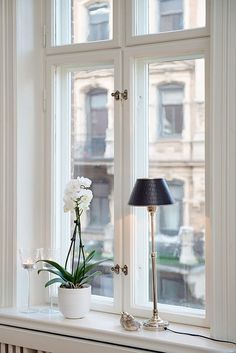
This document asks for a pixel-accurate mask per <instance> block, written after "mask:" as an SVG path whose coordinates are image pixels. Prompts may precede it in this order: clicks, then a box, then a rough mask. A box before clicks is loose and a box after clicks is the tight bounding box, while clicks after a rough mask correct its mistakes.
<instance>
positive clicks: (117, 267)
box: [111, 264, 128, 276]
mask: <svg viewBox="0 0 236 353" xmlns="http://www.w3.org/2000/svg"><path fill="white" fill-rule="evenodd" d="M120 270H121V271H122V272H123V273H124V275H125V276H127V275H128V266H127V265H124V266H123V267H120V265H118V264H116V265H115V266H112V267H111V271H112V272H114V273H115V274H116V275H119V274H120Z"/></svg>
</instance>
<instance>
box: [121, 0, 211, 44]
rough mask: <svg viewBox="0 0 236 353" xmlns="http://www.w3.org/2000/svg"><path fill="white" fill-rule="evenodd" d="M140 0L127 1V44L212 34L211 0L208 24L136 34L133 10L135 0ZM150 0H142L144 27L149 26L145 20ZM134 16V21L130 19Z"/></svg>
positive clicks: (166, 40)
mask: <svg viewBox="0 0 236 353" xmlns="http://www.w3.org/2000/svg"><path fill="white" fill-rule="evenodd" d="M135 1H139V0H130V1H126V13H127V16H126V45H127V46H132V45H137V44H151V43H162V42H168V41H175V40H182V39H183V40H184V39H190V38H201V37H208V36H209V35H210V14H211V1H212V0H206V26H205V27H201V28H193V29H183V30H179V31H173V32H160V33H155V34H144V35H134V33H135V11H132V6H134V2H135ZM148 1H149V0H144V1H142V0H141V8H140V10H138V11H140V12H141V14H142V16H141V17H140V18H143V19H144V20H143V21H142V23H140V26H142V28H147V26H148V24H147V23H146V22H145V16H144V15H143V14H145V13H146V11H147V9H148ZM131 18H132V21H131V20H130V19H131Z"/></svg>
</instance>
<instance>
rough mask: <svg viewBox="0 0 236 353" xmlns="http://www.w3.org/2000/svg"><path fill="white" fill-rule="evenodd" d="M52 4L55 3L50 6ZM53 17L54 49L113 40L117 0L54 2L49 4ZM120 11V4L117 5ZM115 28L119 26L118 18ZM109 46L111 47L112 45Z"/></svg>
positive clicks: (54, 0) (52, 39) (61, 0)
mask: <svg viewBox="0 0 236 353" xmlns="http://www.w3.org/2000/svg"><path fill="white" fill-rule="evenodd" d="M50 3H51V4H50ZM50 5H51V8H52V13H53V14H54V15H53V21H52V24H53V31H52V33H51V36H50V39H51V43H50V45H51V46H60V45H68V44H82V43H83V44H86V43H89V44H88V47H91V45H92V46H93V44H95V43H93V42H98V41H102V40H103V41H109V40H113V39H114V38H113V37H115V36H116V33H115V36H113V0H107V1H100V0H97V1H91V0H70V1H65V0H53V1H47V6H48V11H50ZM114 9H115V10H116V11H117V2H116V1H115V2H114ZM114 22H115V24H114V26H115V27H117V23H116V18H114ZM108 46H109V44H108Z"/></svg>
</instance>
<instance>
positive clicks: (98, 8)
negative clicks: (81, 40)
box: [88, 2, 109, 42]
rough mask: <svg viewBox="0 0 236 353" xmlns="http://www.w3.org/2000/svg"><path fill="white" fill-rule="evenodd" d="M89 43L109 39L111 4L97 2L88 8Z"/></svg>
mask: <svg viewBox="0 0 236 353" xmlns="http://www.w3.org/2000/svg"><path fill="white" fill-rule="evenodd" d="M88 18H89V35H88V41H89V42H93V41H98V40H107V39H109V4H108V3H106V2H102V3H99V2H96V3H94V4H93V5H90V6H89V7H88Z"/></svg>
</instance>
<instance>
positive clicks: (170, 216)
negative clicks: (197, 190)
mask: <svg viewBox="0 0 236 353" xmlns="http://www.w3.org/2000/svg"><path fill="white" fill-rule="evenodd" d="M168 186H169V188H170V191H171V193H172V195H173V197H174V199H175V204H173V205H171V207H170V206H165V207H160V218H159V232H160V233H161V234H165V235H177V234H178V233H179V229H180V227H181V226H182V225H183V197H184V184H183V182H182V181H180V180H173V181H169V182H168Z"/></svg>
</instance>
